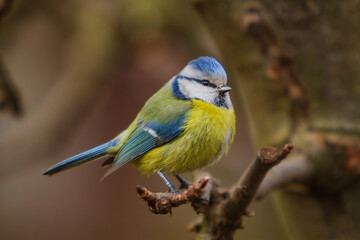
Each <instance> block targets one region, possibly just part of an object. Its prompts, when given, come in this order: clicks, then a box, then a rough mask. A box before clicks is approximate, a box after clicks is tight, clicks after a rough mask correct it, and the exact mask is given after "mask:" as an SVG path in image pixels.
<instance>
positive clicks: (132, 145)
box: [103, 117, 185, 179]
mask: <svg viewBox="0 0 360 240" xmlns="http://www.w3.org/2000/svg"><path fill="white" fill-rule="evenodd" d="M184 119H185V117H182V118H181V119H178V120H173V121H170V122H167V123H159V122H158V121H151V122H147V123H144V122H140V123H139V125H138V126H137V127H136V128H135V130H134V131H133V132H132V133H131V134H130V135H129V137H128V139H127V141H126V142H125V143H124V145H123V146H122V148H121V149H120V151H119V153H118V154H117V155H116V157H115V160H114V163H113V165H112V167H111V168H110V169H109V170H108V171H107V173H106V174H105V176H104V177H103V179H104V178H105V177H107V176H109V175H110V174H111V173H113V172H114V171H116V170H117V169H119V168H120V167H122V166H124V165H125V164H127V163H129V162H130V161H132V160H134V159H136V158H138V157H140V156H142V155H143V154H145V153H146V152H148V151H150V150H151V149H153V148H156V147H159V146H161V145H163V144H165V143H167V142H170V141H171V140H173V139H174V138H176V137H177V136H179V135H180V134H181V133H182V132H183V126H184Z"/></svg>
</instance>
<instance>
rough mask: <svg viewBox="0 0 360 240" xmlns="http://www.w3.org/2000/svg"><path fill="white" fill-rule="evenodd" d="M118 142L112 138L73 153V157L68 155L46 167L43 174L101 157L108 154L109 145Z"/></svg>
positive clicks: (53, 172) (59, 170)
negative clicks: (81, 151)
mask: <svg viewBox="0 0 360 240" xmlns="http://www.w3.org/2000/svg"><path fill="white" fill-rule="evenodd" d="M117 143H118V139H114V140H113V141H110V142H107V143H104V144H102V145H100V146H97V147H94V148H92V149H90V150H88V151H85V152H83V153H80V154H78V155H75V156H73V157H70V158H68V159H65V160H64V161H61V162H59V163H57V164H55V165H54V166H52V167H50V168H49V169H47V170H46V171H45V172H43V175H49V176H51V175H53V174H55V173H58V172H61V171H64V170H66V169H69V168H72V167H76V166H79V165H81V164H84V163H87V162H90V161H93V160H96V159H98V158H100V157H103V156H105V155H107V154H108V150H109V148H110V147H114V146H116V144H117Z"/></svg>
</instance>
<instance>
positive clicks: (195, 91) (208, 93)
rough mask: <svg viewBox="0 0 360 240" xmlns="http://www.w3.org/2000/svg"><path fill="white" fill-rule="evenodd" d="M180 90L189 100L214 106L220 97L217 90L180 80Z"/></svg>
mask: <svg viewBox="0 0 360 240" xmlns="http://www.w3.org/2000/svg"><path fill="white" fill-rule="evenodd" d="M179 88H180V91H181V92H182V93H183V94H184V95H185V96H186V97H187V98H190V99H194V98H196V99H200V100H203V101H204V102H208V103H211V104H213V101H214V99H215V98H216V97H217V96H218V92H217V91H216V90H215V89H213V88H211V87H207V86H203V85H200V84H199V83H197V82H195V81H189V80H185V79H184V80H180V81H179Z"/></svg>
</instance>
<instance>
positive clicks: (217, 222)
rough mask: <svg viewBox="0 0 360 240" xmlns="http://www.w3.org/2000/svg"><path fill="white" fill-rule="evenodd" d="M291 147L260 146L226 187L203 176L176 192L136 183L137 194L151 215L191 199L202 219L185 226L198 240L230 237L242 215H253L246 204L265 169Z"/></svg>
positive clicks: (268, 168)
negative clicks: (279, 149) (161, 191)
mask: <svg viewBox="0 0 360 240" xmlns="http://www.w3.org/2000/svg"><path fill="white" fill-rule="evenodd" d="M293 148H294V146H293V145H292V144H291V143H289V144H286V145H285V146H284V148H283V149H282V150H281V151H278V150H277V149H275V148H272V147H267V148H263V149H261V150H260V151H259V152H258V154H257V157H256V158H255V160H254V161H252V163H251V164H250V166H249V167H248V169H247V170H246V172H245V173H244V174H243V176H242V177H241V178H240V180H239V181H238V182H237V183H236V184H234V186H233V187H232V188H231V189H230V190H228V189H223V188H221V187H220V185H219V184H218V183H217V182H216V181H215V180H213V179H210V177H208V176H207V177H202V178H201V179H200V180H199V181H198V182H197V183H195V184H194V185H190V186H189V188H188V189H187V190H185V191H183V192H181V193H179V194H174V193H152V192H150V191H149V190H147V189H146V188H144V187H140V186H138V187H137V192H138V196H139V197H140V198H142V199H143V200H144V201H146V202H147V203H148V206H149V209H150V211H151V212H153V213H155V214H167V213H171V209H172V208H173V207H177V206H179V205H181V204H185V203H187V202H190V201H192V206H193V207H194V209H195V211H196V212H197V213H203V217H202V219H200V220H199V219H198V220H197V221H196V222H195V223H193V224H191V226H190V227H189V229H190V230H191V231H195V232H197V233H198V238H199V239H232V237H233V235H234V233H235V231H236V230H237V229H239V228H242V217H243V216H254V214H253V213H251V212H249V211H248V207H249V205H250V204H251V202H252V201H253V200H254V198H255V196H256V193H257V190H258V189H259V187H260V184H261V182H262V180H263V179H264V177H265V175H266V174H267V172H268V171H269V170H270V169H271V168H272V167H274V166H275V165H277V164H279V163H280V162H281V161H282V160H283V159H285V158H286V157H287V156H288V154H289V153H290V152H291V151H292V149H293ZM200 176H203V174H202V175H200Z"/></svg>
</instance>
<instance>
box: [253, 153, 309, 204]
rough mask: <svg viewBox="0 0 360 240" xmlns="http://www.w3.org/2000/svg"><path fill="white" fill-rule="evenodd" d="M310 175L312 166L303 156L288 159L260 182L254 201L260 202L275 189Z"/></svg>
mask: <svg viewBox="0 0 360 240" xmlns="http://www.w3.org/2000/svg"><path fill="white" fill-rule="evenodd" d="M311 173H312V165H311V164H310V162H309V161H308V159H307V158H306V157H305V156H304V155H298V156H295V157H292V158H289V159H287V160H286V161H284V162H283V163H282V164H281V165H279V166H276V167H275V168H274V169H273V170H272V171H271V172H269V174H268V175H267V176H266V177H265V179H264V181H263V182H262V184H261V186H260V188H259V190H258V192H257V194H256V197H255V200H261V199H262V198H264V197H265V196H266V195H267V194H269V193H270V192H272V191H274V190H275V189H279V188H281V187H284V186H285V185H288V184H290V183H294V182H299V181H300V180H304V179H305V178H307V177H309V176H310V175H311Z"/></svg>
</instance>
